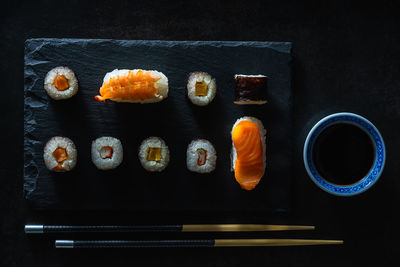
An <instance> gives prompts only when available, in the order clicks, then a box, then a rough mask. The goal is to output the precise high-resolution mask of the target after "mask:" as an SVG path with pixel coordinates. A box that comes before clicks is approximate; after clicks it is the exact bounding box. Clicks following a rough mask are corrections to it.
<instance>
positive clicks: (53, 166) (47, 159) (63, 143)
mask: <svg viewBox="0 0 400 267" xmlns="http://www.w3.org/2000/svg"><path fill="white" fill-rule="evenodd" d="M43 159H44V163H45V165H46V167H47V169H49V170H50V171H55V172H66V171H70V170H72V169H73V168H74V167H75V165H76V161H77V151H76V147H75V144H74V142H73V141H72V140H71V139H69V138H67V137H63V136H55V137H52V138H51V139H50V140H49V141H48V142H47V143H46V145H45V147H44V151H43Z"/></svg>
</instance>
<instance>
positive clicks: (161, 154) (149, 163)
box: [139, 137, 169, 172]
mask: <svg viewBox="0 0 400 267" xmlns="http://www.w3.org/2000/svg"><path fill="white" fill-rule="evenodd" d="M139 160H140V163H141V164H142V166H143V168H145V169H146V170H148V171H151V172H155V171H158V172H160V171H162V170H164V169H165V167H167V165H168V163H169V149H168V146H167V145H166V144H165V142H164V140H162V139H161V138H160V137H149V138H147V139H145V140H143V142H142V144H141V145H140V148H139Z"/></svg>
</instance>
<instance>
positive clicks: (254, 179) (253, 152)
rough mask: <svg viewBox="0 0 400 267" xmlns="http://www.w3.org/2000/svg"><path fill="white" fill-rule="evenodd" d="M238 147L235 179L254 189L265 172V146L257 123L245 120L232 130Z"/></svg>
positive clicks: (236, 147)
mask: <svg viewBox="0 0 400 267" xmlns="http://www.w3.org/2000/svg"><path fill="white" fill-rule="evenodd" d="M232 141H233V145H234V146H235V149H236V155H237V157H236V162H235V179H236V181H237V182H238V183H239V184H240V186H241V187H242V188H243V189H246V190H253V189H254V188H255V187H256V186H257V184H258V183H259V182H260V180H261V178H262V176H263V174H264V166H263V147H262V142H261V137H260V132H259V129H258V126H257V124H255V123H254V122H251V121H248V120H243V121H240V122H239V123H238V124H236V126H235V127H234V129H233V130H232Z"/></svg>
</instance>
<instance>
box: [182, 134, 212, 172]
mask: <svg viewBox="0 0 400 267" xmlns="http://www.w3.org/2000/svg"><path fill="white" fill-rule="evenodd" d="M186 165H187V168H188V169H189V171H192V172H198V173H208V172H212V171H213V170H214V169H215V167H216V165H217V153H216V151H215V149H214V147H213V145H212V144H211V143H210V141H207V140H204V139H198V140H193V141H192V142H191V143H190V144H189V145H188V148H187V151H186Z"/></svg>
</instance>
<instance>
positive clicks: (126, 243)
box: [55, 239, 343, 248]
mask: <svg viewBox="0 0 400 267" xmlns="http://www.w3.org/2000/svg"><path fill="white" fill-rule="evenodd" d="M340 244H343V240H317V239H204V240H56V241H55V247H56V248H200V247H208V248H212V247H273V246H312V245H340Z"/></svg>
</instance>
